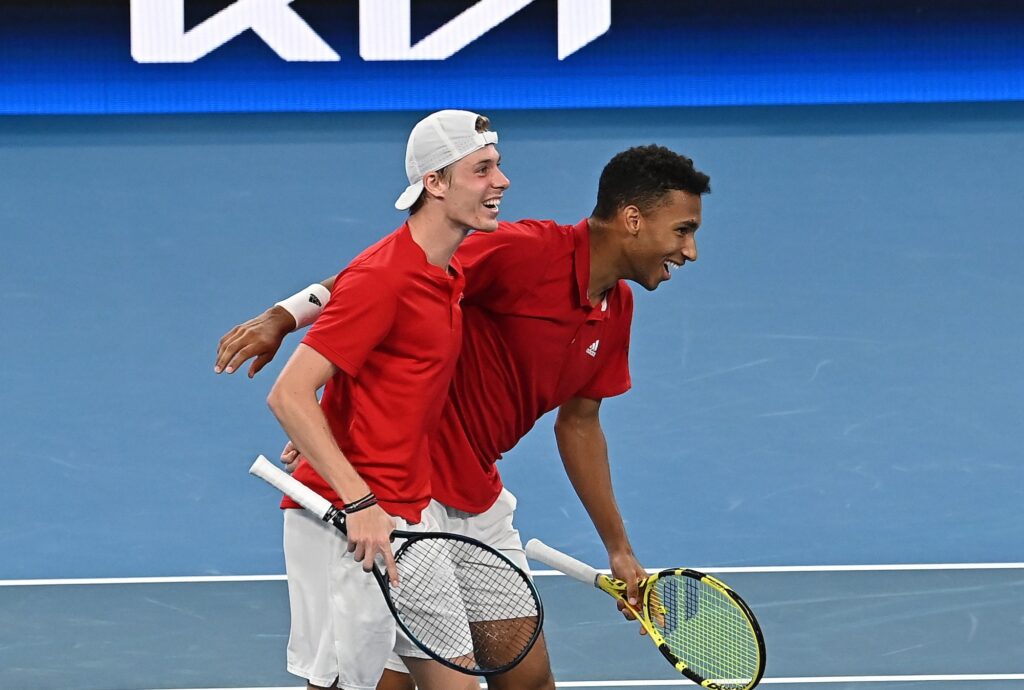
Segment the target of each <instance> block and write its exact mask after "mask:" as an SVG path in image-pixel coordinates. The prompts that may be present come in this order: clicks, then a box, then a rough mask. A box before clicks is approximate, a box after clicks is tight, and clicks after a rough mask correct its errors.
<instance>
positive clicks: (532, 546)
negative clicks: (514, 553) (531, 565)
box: [526, 539, 600, 587]
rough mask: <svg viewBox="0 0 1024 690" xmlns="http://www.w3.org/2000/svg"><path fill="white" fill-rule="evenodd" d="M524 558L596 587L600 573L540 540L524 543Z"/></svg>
mask: <svg viewBox="0 0 1024 690" xmlns="http://www.w3.org/2000/svg"><path fill="white" fill-rule="evenodd" d="M526 556H527V557H528V558H532V559H533V560H535V561H540V562H541V563H543V564H545V565H548V566H551V567H552V568H554V569H555V570H557V571H559V572H561V573H564V574H566V575H568V576H569V577H571V578H573V579H575V580H579V581H580V582H582V583H584V584H588V585H590V586H592V587H596V586H597V578H598V576H599V575H600V573H599V572H597V570H596V569H594V568H592V567H590V566H589V565H587V564H586V563H584V562H582V561H577V560H576V559H575V558H573V557H572V556H570V555H568V554H564V553H562V552H561V551H558V550H557V549H553V548H551V547H550V546H548V545H547V544H545V543H544V542H542V541H541V540H540V539H531V540H530V541H528V542H526Z"/></svg>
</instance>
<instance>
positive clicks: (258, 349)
mask: <svg viewBox="0 0 1024 690" xmlns="http://www.w3.org/2000/svg"><path fill="white" fill-rule="evenodd" d="M335 280H336V276H331V277H330V278H327V279H326V280H324V281H322V282H321V283H320V284H321V285H323V286H324V287H325V288H327V291H328V292H330V291H331V290H332V289H333V288H334V281H335ZM296 328H297V324H296V323H295V317H294V316H292V315H291V314H290V313H289V312H288V310H286V309H285V308H284V307H282V306H280V305H277V304H275V305H274V306H272V307H271V308H270V309H267V310H266V311H265V312H263V313H262V314H260V315H258V316H255V317H253V318H251V319H249V320H248V321H246V322H245V323H240V324H238V325H237V326H235V327H234V328H232V329H231V330H230V331H228V332H227V333H225V334H224V335H223V336H222V337H221V339H220V342H219V343H217V361H216V362H215V363H214V365H213V370H214V372H216V373H218V374H219V373H221V372H222V371H224V372H227V373H229V374H233V373H235V371H236V370H237V369H238V367H240V366H242V364H244V363H245V362H246V360H248V359H251V358H253V357H255V358H256V359H254V360H253V363H252V364H251V365H249V378H252V377H253V376H255V375H256V372H258V371H259V370H260V369H262V368H263V367H265V366H266V365H267V364H268V363H269V362H270V361H271V360H272V359H274V355H276V354H277V351H278V349H279V348H280V347H281V343H282V342H284V338H285V336H286V335H288V334H289V333H291V332H292V331H294V330H296Z"/></svg>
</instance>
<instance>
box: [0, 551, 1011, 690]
mask: <svg viewBox="0 0 1024 690" xmlns="http://www.w3.org/2000/svg"><path fill="white" fill-rule="evenodd" d="M648 570H649V571H650V572H652V573H653V572H657V571H659V570H666V568H648ZM695 570H699V571H701V572H704V573H711V574H719V573H846V572H883V571H897V570H902V571H920V570H1024V563H894V564H881V565H765V566H757V565H755V566H736V567H708V568H695ZM599 572H602V573H605V574H610V573H611V571H610V570H607V569H605V570H600V571H599ZM532 574H533V576H534V577H556V576H561V575H563V573H560V572H558V571H557V570H534V571H532ZM285 579H287V577H286V576H285V575H187V576H181V577H82V578H51V579H37V580H0V587H39V586H45V585H137V584H179V583H190V582H270V581H275V580H285ZM241 690H245V689H244V688H242V689H241ZM271 690H273V689H271Z"/></svg>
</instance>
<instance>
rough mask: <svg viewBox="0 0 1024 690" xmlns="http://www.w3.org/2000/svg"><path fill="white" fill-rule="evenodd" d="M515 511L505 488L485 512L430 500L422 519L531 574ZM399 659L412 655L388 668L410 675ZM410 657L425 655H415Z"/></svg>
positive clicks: (395, 656)
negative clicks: (490, 550)
mask: <svg viewBox="0 0 1024 690" xmlns="http://www.w3.org/2000/svg"><path fill="white" fill-rule="evenodd" d="M515 510H516V497H515V496H514V495H512V492H511V491H509V490H508V489H502V490H501V494H500V495H499V496H498V499H497V500H496V501H495V502H494V505H492V506H491V507H490V508H488V509H487V510H486V511H484V512H483V513H467V512H465V511H462V510H456V509H455V508H449V507H448V506H446V505H444V504H442V503H438V502H437V501H431V502H430V505H429V506H427V508H426V509H425V510H424V511H423V518H424V521H425V523H426V524H429V530H430V531H432V532H434V531H436V532H452V533H454V534H461V535H463V536H466V537H471V538H473V539H477V540H479V541H482V542H483V543H485V544H487V545H488V546H490V547H492V548H495V549H497V550H498V551H501V553H502V554H504V556H505V557H506V558H508V559H509V560H510V561H512V562H513V563H515V564H516V565H517V566H519V567H520V568H521V569H522V570H523V571H524V572H525V573H527V574H529V572H530V566H529V563H528V562H527V560H526V552H525V551H524V550H523V542H522V539H521V538H520V537H519V531H518V530H517V529H516V528H515V526H514V525H513V524H512V519H513V517H514V513H515ZM400 656H410V654H406V653H405V652H404V651H401V650H399V652H398V653H396V654H391V655H389V656H388V659H387V668H389V669H391V670H392V671H398V672H399V673H408V672H409V671H408V670H407V669H406V667H405V664H403V663H402V660H401V658H400ZM411 656H422V654H421V653H413V654H411Z"/></svg>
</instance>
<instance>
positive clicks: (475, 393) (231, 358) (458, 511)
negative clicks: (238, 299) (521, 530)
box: [215, 146, 709, 690]
mask: <svg viewBox="0 0 1024 690" xmlns="http://www.w3.org/2000/svg"><path fill="white" fill-rule="evenodd" d="M708 182H709V178H708V177H707V176H706V175H704V174H703V173H701V172H699V171H697V170H695V169H694V167H693V164H692V162H691V161H690V160H689V159H688V158H685V157H683V156H680V155H678V154H676V153H674V152H672V151H670V150H668V149H666V148H663V147H659V146H644V147H636V148H633V149H629V150H627V151H624V152H622V153H620V154H618V155H617V156H615V157H614V158H612V160H611V161H610V162H609V163H608V165H607V166H606V167H605V169H604V171H603V172H602V175H601V180H600V182H599V186H598V198H597V205H596V207H595V208H594V211H593V213H592V214H591V215H590V217H589V218H587V219H585V220H582V221H580V222H579V223H577V224H576V225H559V224H557V223H554V222H552V221H535V220H526V221H520V222H517V223H505V222H502V223H500V224H499V229H498V231H497V232H495V233H491V234H473V235H470V236H469V237H468V238H467V239H466V241H465V242H463V244H462V245H461V246H460V247H459V250H458V252H457V255H458V257H459V259H460V260H461V262H462V266H463V270H464V271H465V275H466V291H465V299H464V302H463V313H464V336H463V337H464V343H463V350H462V354H461V356H460V358H459V361H458V364H457V366H456V369H455V375H454V378H453V380H452V385H451V388H450V389H449V391H448V397H447V399H446V400H445V403H444V408H443V410H442V413H441V420H440V423H439V425H438V428H437V431H436V432H435V434H434V435H433V436H432V438H431V460H432V462H433V465H434V473H435V474H434V480H433V482H432V494H433V498H434V499H436V500H435V501H434V502H432V503H431V504H430V506H429V507H428V509H427V510H428V512H429V513H430V514H431V516H432V518H433V519H435V520H436V522H437V523H438V524H440V525H443V529H444V530H445V531H452V532H459V533H463V534H467V535H469V536H473V537H475V538H478V539H481V540H482V541H485V542H486V543H488V544H490V545H492V546H494V547H496V548H499V549H502V550H503V551H504V552H505V553H506V555H508V556H509V557H510V558H512V559H513V560H514V561H516V562H517V563H518V564H520V565H521V566H523V567H524V568H525V566H526V559H525V557H524V555H523V553H522V544H521V541H520V539H519V534H518V532H517V531H516V530H515V528H514V527H513V525H512V515H513V511H514V508H515V498H514V497H513V496H512V495H511V494H510V493H509V492H508V491H507V490H505V489H504V488H503V486H502V484H501V478H500V476H499V474H498V471H497V467H496V464H495V463H496V462H497V460H498V459H500V457H501V454H502V453H504V452H507V451H508V450H509V449H511V448H512V447H513V446H515V444H516V443H517V442H518V441H519V439H520V438H522V436H523V435H525V434H526V432H527V431H529V430H530V429H531V428H532V427H533V425H534V423H535V422H536V420H537V419H538V418H540V416H542V415H543V414H544V413H546V412H548V411H549V410H553V409H555V408H557V409H558V417H557V421H556V422H555V434H556V438H557V441H558V447H559V451H560V454H561V456H562V460H563V463H564V465H565V469H566V472H567V474H568V476H569V478H570V480H571V481H572V484H573V486H574V488H575V489H576V491H577V493H578V495H579V496H580V499H581V501H582V502H583V505H584V506H585V508H586V509H587V512H588V514H589V515H590V517H591V519H592V521H593V522H594V525H595V528H596V529H597V531H598V534H599V535H600V537H601V539H602V541H603V543H604V545H605V547H606V549H607V550H608V558H609V563H610V565H611V569H612V572H613V573H614V574H615V575H616V577H619V578H621V579H623V580H625V581H627V582H631V583H635V582H636V581H637V580H638V579H639V578H641V577H643V576H644V575H645V573H644V571H643V569H642V567H641V566H640V564H639V563H638V562H637V560H636V558H635V556H634V555H633V551H632V548H631V546H630V544H629V540H628V538H627V535H626V531H625V527H624V526H623V522H622V518H621V515H620V513H619V510H618V507H617V506H616V503H615V498H614V494H613V492H612V485H611V479H610V472H609V467H608V451H607V445H606V442H605V438H604V433H603V431H602V429H601V424H600V417H599V410H600V405H601V400H602V399H604V398H606V397H610V396H614V395H618V394H621V393H623V392H625V391H626V390H628V389H629V387H630V378H629V369H628V357H627V355H628V346H629V334H630V322H631V318H632V308H633V302H632V294H631V292H630V289H629V287H628V285H627V284H626V282H625V281H627V280H630V281H633V282H635V283H637V284H639V285H641V286H643V287H644V288H646V289H648V290H653V289H655V288H656V287H657V286H658V285H660V284H661V283H662V282H664V281H667V280H669V279H670V278H671V272H672V271H673V270H675V269H676V268H678V267H680V266H682V265H683V264H685V263H686V262H687V261H695V260H696V259H697V246H696V242H695V233H696V231H697V229H698V227H699V226H700V223H701V195H702V194H704V193H706V192H708V191H709V186H708ZM324 285H330V281H329V280H328V281H325V283H324ZM318 288H320V289H321V290H322V289H323V288H321V287H320V286H311V287H310V289H311V290H316V289H318ZM298 296H301V297H302V298H304V297H305V296H306V291H303V292H300V293H298ZM298 296H296V297H298ZM296 297H293V298H290V299H291V300H292V301H293V306H294V303H295V302H296V301H300V300H301V303H302V304H308V301H307V300H304V299H301V298H300V300H296ZM279 305H280V306H275V307H273V308H271V309H269V310H267V311H266V312H264V313H263V314H262V315H260V316H258V317H256V318H254V319H252V320H250V321H248V322H246V323H245V324H242V325H241V326H236V327H235V328H234V329H232V330H231V331H230V332H229V333H228V334H226V335H225V336H224V338H222V339H221V342H220V345H219V350H218V358H217V363H216V366H215V370H217V371H223V370H226V371H228V372H232V371H234V370H235V369H237V367H238V366H240V365H241V364H242V363H243V362H244V361H245V360H246V359H248V358H250V357H256V360H255V361H254V362H253V364H252V366H251V367H250V369H249V375H250V376H253V375H254V374H255V373H256V372H257V371H259V369H260V368H262V366H263V365H265V364H266V362H268V361H270V359H271V358H272V357H273V356H274V353H275V352H276V350H277V348H278V347H279V346H280V342H281V340H282V339H283V338H284V335H285V334H286V333H288V332H290V331H291V330H292V329H294V328H295V327H296V324H299V325H302V324H303V321H305V320H311V319H312V318H314V317H315V311H316V310H315V309H309V308H307V309H305V311H304V313H299V314H298V316H295V317H293V316H292V315H290V314H289V312H288V311H287V310H286V309H283V308H280V307H281V306H288V305H287V304H285V303H279ZM296 311H298V310H296ZM293 440H295V439H293ZM295 446H297V447H299V448H301V447H302V445H301V443H298V442H297V440H296V443H295ZM296 457H297V453H296V452H295V450H294V447H292V445H291V444H289V447H288V448H286V449H285V453H284V454H283V455H282V458H283V459H284V460H286V461H287V462H294V460H295V459H296ZM631 595H632V596H634V597H635V596H636V590H635V585H634V588H633V591H632V592H631ZM389 668H391V669H394V670H399V668H400V667H399V666H398V665H397V664H395V663H394V660H392V661H391V662H390V663H389ZM488 684H489V686H490V687H492V688H498V689H499V690H512V689H515V690H532V689H535V688H537V689H539V688H554V680H553V678H552V675H551V670H550V662H549V661H548V658H547V652H546V649H545V647H544V646H543V645H542V644H538V645H536V646H535V647H534V649H533V650H532V651H531V653H530V655H529V656H528V657H527V658H526V659H525V660H524V661H523V663H521V664H520V665H519V666H517V667H516V668H515V669H513V670H511V671H509V672H508V673H507V674H504V675H501V676H494V677H492V678H489V679H488ZM406 687H409V684H408V681H406V680H404V679H401V678H398V677H397V675H395V674H388V675H387V676H385V678H384V679H382V682H381V684H380V685H379V686H378V688H380V689H381V690H384V688H387V689H388V690H392V689H396V688H406Z"/></svg>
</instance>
